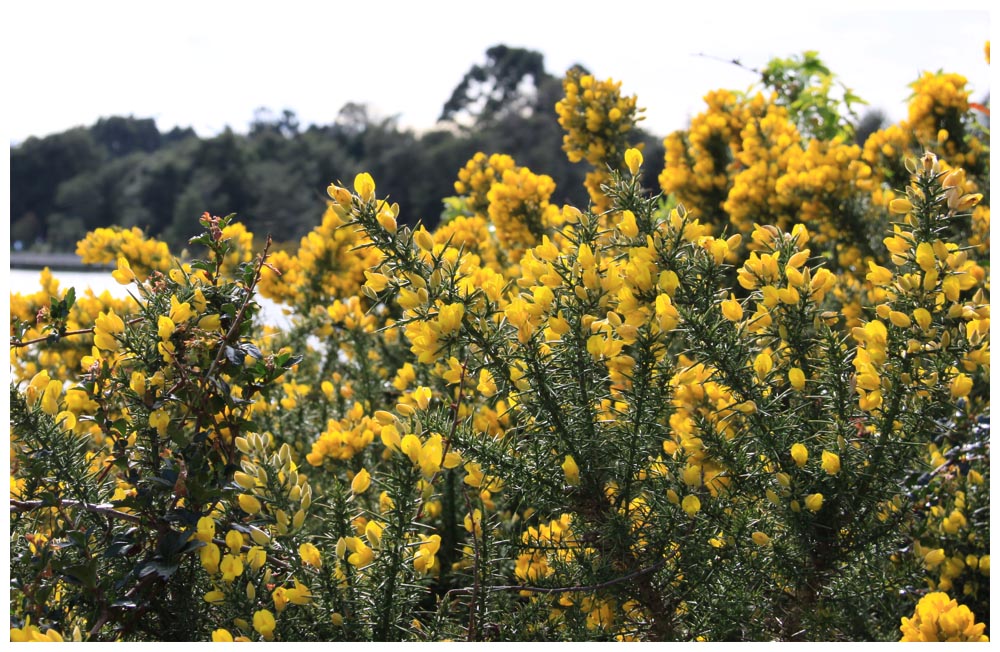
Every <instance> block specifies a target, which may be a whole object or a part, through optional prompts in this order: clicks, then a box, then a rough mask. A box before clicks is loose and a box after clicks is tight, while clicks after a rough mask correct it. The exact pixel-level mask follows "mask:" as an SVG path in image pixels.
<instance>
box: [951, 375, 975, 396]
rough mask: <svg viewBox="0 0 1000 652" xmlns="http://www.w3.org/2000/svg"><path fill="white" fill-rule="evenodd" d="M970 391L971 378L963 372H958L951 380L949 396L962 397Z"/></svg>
mask: <svg viewBox="0 0 1000 652" xmlns="http://www.w3.org/2000/svg"><path fill="white" fill-rule="evenodd" d="M971 391H972V379H971V378H969V377H968V376H966V375H965V374H958V375H957V376H955V378H954V379H953V380H952V381H951V397H952V398H963V397H965V396H968V395H969V392H971Z"/></svg>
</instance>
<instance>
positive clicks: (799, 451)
mask: <svg viewBox="0 0 1000 652" xmlns="http://www.w3.org/2000/svg"><path fill="white" fill-rule="evenodd" d="M792 459H793V460H795V466H797V467H799V468H802V467H803V466H805V465H806V460H808V459H809V449H808V448H806V447H805V446H803V445H802V444H792Z"/></svg>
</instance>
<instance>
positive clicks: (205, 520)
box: [194, 516, 215, 543]
mask: <svg viewBox="0 0 1000 652" xmlns="http://www.w3.org/2000/svg"><path fill="white" fill-rule="evenodd" d="M214 536H215V519H213V518H212V517H211V516H202V517H201V518H199V519H198V532H197V534H195V536H194V538H195V539H197V540H198V541H204V542H205V543H211V542H212V538H213V537H214Z"/></svg>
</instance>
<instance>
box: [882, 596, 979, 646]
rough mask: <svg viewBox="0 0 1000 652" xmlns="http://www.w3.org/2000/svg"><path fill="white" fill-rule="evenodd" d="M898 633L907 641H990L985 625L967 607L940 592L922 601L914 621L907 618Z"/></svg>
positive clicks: (921, 599) (918, 604) (913, 618)
mask: <svg viewBox="0 0 1000 652" xmlns="http://www.w3.org/2000/svg"><path fill="white" fill-rule="evenodd" d="M902 623H903V624H902V625H900V627H899V630H900V631H901V632H902V633H903V637H902V638H901V639H900V640H901V641H904V642H915V641H916V642H921V641H923V642H933V643H937V642H939V641H975V642H985V641H989V640H990V639H989V637H988V636H986V635H985V634H983V631H984V630H985V629H986V624H985V623H977V622H976V616H975V614H973V613H972V612H971V611H969V608H968V607H966V606H965V605H959V604H958V602H957V601H955V600H951V599H949V598H948V594H947V593H943V592H940V591H937V592H934V593H928V594H927V595H925V596H924V597H922V598H920V602H918V603H917V607H916V609H915V610H914V612H913V617H912V618H906V617H904V618H903V619H902Z"/></svg>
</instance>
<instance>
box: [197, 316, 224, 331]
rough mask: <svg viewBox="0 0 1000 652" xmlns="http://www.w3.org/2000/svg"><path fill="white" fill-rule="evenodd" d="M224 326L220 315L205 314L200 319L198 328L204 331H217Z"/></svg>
mask: <svg viewBox="0 0 1000 652" xmlns="http://www.w3.org/2000/svg"><path fill="white" fill-rule="evenodd" d="M221 326H222V320H221V318H220V317H219V315H205V316H204V317H202V318H201V319H199V320H198V328H200V329H201V330H203V331H217V330H219V328H221Z"/></svg>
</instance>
